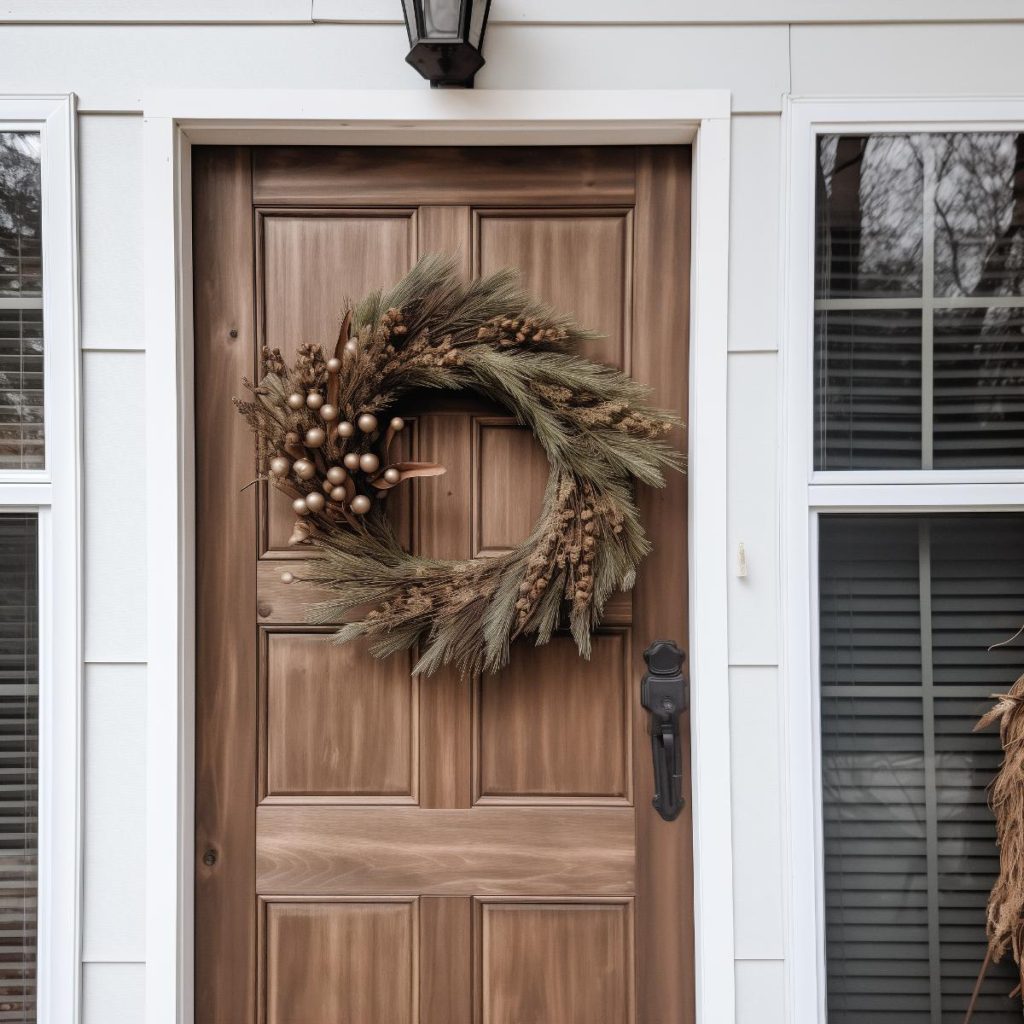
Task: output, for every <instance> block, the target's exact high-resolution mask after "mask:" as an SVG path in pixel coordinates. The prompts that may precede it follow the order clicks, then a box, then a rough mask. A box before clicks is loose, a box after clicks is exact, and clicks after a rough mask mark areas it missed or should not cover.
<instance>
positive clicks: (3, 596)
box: [0, 512, 39, 1024]
mask: <svg viewBox="0 0 1024 1024" xmlns="http://www.w3.org/2000/svg"><path fill="white" fill-rule="evenodd" d="M37 546H38V545H37V519H36V515H35V514H34V513H32V514H20V513H14V512H4V513H0V1022H4V1024H7V1022H12V1024H33V1022H34V1021H35V1020H36V880H37V862H38V851H37V841H38V805H39V794H38V727H39V720H38V713H39V654H38V611H37V609H38V604H39V593H38V566H37Z"/></svg>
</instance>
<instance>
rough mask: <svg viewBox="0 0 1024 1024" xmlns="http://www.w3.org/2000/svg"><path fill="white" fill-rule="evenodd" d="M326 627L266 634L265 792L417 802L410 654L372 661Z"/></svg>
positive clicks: (359, 646) (271, 795)
mask: <svg viewBox="0 0 1024 1024" xmlns="http://www.w3.org/2000/svg"><path fill="white" fill-rule="evenodd" d="M327 640H328V637H327V636H325V635H324V634H323V633H277V632H272V633H267V634H265V641H266V643H265V653H264V657H263V671H264V697H263V708H264V714H263V718H262V733H263V745H264V749H265V774H264V798H265V799H275V798H276V799H289V800H292V799H296V798H304V797H306V798H322V799H326V800H333V801H346V800H353V801H362V800H374V801H375V802H379V801H380V800H381V799H385V798H386V799H391V800H399V801H401V800H402V798H404V801H405V802H408V803H412V802H414V801H415V799H416V783H417V779H418V776H419V772H418V770H417V769H418V754H417V741H418V733H419V730H418V723H417V691H418V684H417V681H416V680H414V679H413V678H411V672H410V670H411V668H412V662H411V659H410V658H409V657H408V656H406V657H404V658H403V657H398V656H396V657H394V658H389V659H387V660H386V661H379V660H377V659H376V658H373V657H371V656H370V655H369V653H368V652H367V651H366V649H365V645H364V644H362V643H352V644H348V645H346V646H344V647H333V646H328V644H327Z"/></svg>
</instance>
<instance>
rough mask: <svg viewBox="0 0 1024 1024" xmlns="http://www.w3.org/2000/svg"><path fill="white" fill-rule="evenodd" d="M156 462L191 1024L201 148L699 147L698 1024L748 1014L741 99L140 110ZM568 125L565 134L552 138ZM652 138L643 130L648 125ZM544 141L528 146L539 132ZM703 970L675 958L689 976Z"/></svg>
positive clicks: (169, 840)
mask: <svg viewBox="0 0 1024 1024" xmlns="http://www.w3.org/2000/svg"><path fill="white" fill-rule="evenodd" d="M145 108H146V116H145V128H144V132H145V149H144V171H145V254H146V266H145V275H146V324H145V327H146V375H147V387H146V395H147V403H148V405H147V407H148V409H149V413H150V416H149V430H148V432H147V462H148V463H149V464H150V465H164V466H172V467H176V471H175V472H174V473H173V474H171V473H168V474H159V475H158V474H151V477H152V479H150V480H149V481H148V483H147V487H148V488H149V493H148V508H149V519H148V524H147V530H148V541H147V552H148V559H149V561H148V576H149V580H148V586H149V590H148V602H149V604H148V620H149V651H148V660H149V678H148V693H149V704H148V709H147V712H148V726H147V733H148V735H147V751H148V755H147V756H148V760H147V843H146V846H147V883H146V886H147V897H146V947H147V964H146V1018H145V1019H146V1024H189V1022H190V1021H191V1020H192V858H193V855H194V854H193V849H192V846H193V843H192V827H193V825H192V822H193V798H192V791H193V769H194V765H193V728H194V722H193V692H194V691H193V688H194V664H193V661H194V646H193V636H192V632H193V629H192V621H191V620H192V610H193V607H194V606H193V578H192V563H193V532H194V522H193V520H194V515H193V472H192V463H191V452H192V406H191V376H192V369H191V367H192V362H191V349H192V300H191V280H192V273H191V245H190V238H189V223H190V220H189V216H190V200H189V184H190V177H191V172H190V162H189V156H190V147H191V144H192V142H194V141H196V140H202V141H203V142H215V141H220V142H230V143H235V142H238V141H240V140H241V139H243V138H250V139H251V138H253V137H258V138H259V139H260V140H261V141H263V142H268V143H269V142H272V141H275V140H276V141H286V140H291V139H293V138H295V137H297V136H298V137H307V138H315V139H316V140H317V141H318V142H321V143H324V144H336V145H352V144H353V143H356V144H358V143H360V142H365V141H366V139H367V138H368V137H372V138H373V139H374V141H378V140H382V139H389V140H390V141H392V142H394V141H396V140H397V139H399V138H401V140H402V141H403V143H404V144H405V145H408V144H409V140H410V136H413V135H414V136H415V137H416V140H417V141H421V140H423V139H424V138H425V137H426V136H429V138H430V140H431V142H434V143H445V142H447V143H448V144H460V143H462V142H464V139H465V129H466V126H467V125H471V126H472V132H473V133H474V135H473V137H474V142H476V143H477V144H484V143H487V144H490V145H510V144H513V145H514V144H516V143H521V142H523V141H524V140H525V139H527V138H530V139H538V140H541V139H542V140H543V141H545V142H547V143H550V144H555V143H557V144H562V145H565V144H574V143H579V142H582V141H588V142H589V141H592V140H598V141H600V142H603V143H607V144H614V143H615V142H618V143H620V144H621V143H635V142H637V141H640V140H641V139H642V138H643V133H645V132H646V133H649V135H650V137H649V138H646V139H643V140H644V141H659V142H663V143H688V142H691V141H694V140H695V142H694V187H693V252H692V261H691V262H692V268H693V269H692V274H693V281H692V295H693V304H692V310H691V325H692V333H691V339H692V341H691V350H692V353H693V355H692V366H691V375H690V395H691V429H690V453H689V454H690V473H689V490H690V517H691V522H690V581H689V587H690V607H691V622H690V634H691V637H692V650H691V652H690V664H691V673H692V677H693V708H692V715H691V718H692V727H691V728H692V742H693V759H692V764H691V771H692V778H693V814H694V865H695V867H694V918H695V929H696V948H697V962H696V965H695V969H696V990H697V1016H698V1020H699V1021H700V1022H701V1024H722V1022H727V1021H731V1020H733V1019H734V962H733V917H732V847H731V843H732V836H731V814H730V772H729V696H728V695H729V688H728V645H727V631H726V630H727V627H726V621H727V619H726V616H727V603H726V575H725V573H726V566H727V562H728V559H727V555H726V536H725V519H726V517H725V507H726V473H725V468H726V467H725V436H726V430H725V427H726V419H725V415H726V358H727V333H726V326H727V323H726V319H727V312H728V241H729V224H728V219H729V145H730V139H729V135H730V133H729V128H730V124H729V109H730V102H729V94H728V93H726V92H715V91H700V92H688V91H678V92H671V91H670V92H665V91H658V92H644V91H628V92H598V93H594V92H550V91H534V90H529V91H523V92H510V91H500V92H499V91H493V92H490V91H479V92H476V93H472V92H462V93H458V94H453V93H452V92H446V91H435V92H431V91H429V90H417V91H409V92H405V91H399V92H386V91H380V92H374V93H345V92H328V93H322V92H311V93H270V92H260V91H256V92H247V91H237V92H230V93H229V92H223V91H222V92H212V93H199V92H182V93H161V94H158V95H154V96H150V97H147V99H146V102H145ZM555 125H557V130H556V131H551V130H550V129H551V128H552V127H554V126H555ZM638 126H639V128H638ZM538 131H539V134H538V135H536V136H535V135H533V134H532V133H534V132H538ZM688 969H689V966H688V965H686V964H680V970H688Z"/></svg>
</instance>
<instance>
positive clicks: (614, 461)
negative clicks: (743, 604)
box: [235, 255, 683, 674]
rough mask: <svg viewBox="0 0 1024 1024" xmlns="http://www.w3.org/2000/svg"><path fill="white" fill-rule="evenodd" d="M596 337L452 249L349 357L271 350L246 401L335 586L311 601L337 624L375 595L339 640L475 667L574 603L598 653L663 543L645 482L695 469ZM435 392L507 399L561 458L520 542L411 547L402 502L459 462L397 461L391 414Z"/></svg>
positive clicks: (349, 348) (397, 295)
mask: <svg viewBox="0 0 1024 1024" xmlns="http://www.w3.org/2000/svg"><path fill="white" fill-rule="evenodd" d="M594 337H596V335H594V334H592V333H591V332H589V331H585V330H583V329H581V328H580V327H578V326H577V325H576V324H575V323H574V322H573V321H572V319H571V318H569V317H566V316H561V315H559V314H557V313H555V312H553V311H552V310H550V309H548V308H547V307H544V306H542V305H540V304H538V303H536V302H534V301H533V300H532V299H530V298H529V297H528V296H526V295H524V294H523V293H522V291H520V289H519V286H518V274H517V273H516V272H515V271H511V270H506V271H502V272H499V273H497V274H494V275H493V276H491V277H487V278H484V279H481V280H477V281H473V282H470V283H468V284H467V283H463V282H462V281H461V280H460V279H459V276H458V274H457V272H456V269H455V262H454V260H453V258H451V257H449V256H444V255H434V256H428V257H426V258H425V259H423V260H421V261H420V263H419V264H417V266H416V267H415V268H414V269H413V270H412V271H411V272H410V273H409V274H408V275H407V276H406V277H405V278H404V279H403V280H402V281H400V282H399V283H398V284H397V285H395V287H394V288H392V289H391V290H390V291H387V292H377V293H375V294H372V295H370V296H368V297H367V298H366V299H364V300H363V301H362V302H360V303H359V304H358V305H356V307H355V309H354V310H353V311H351V312H350V313H348V314H346V317H345V320H344V323H343V325H342V329H341V333H340V335H339V337H338V342H337V345H336V347H335V350H334V353H333V355H332V356H330V357H328V356H327V355H326V354H325V352H324V350H323V349H322V348H321V347H320V346H317V345H304V346H303V347H302V348H301V349H300V350H299V352H298V355H297V357H296V360H295V363H294V365H293V366H291V367H289V366H287V365H286V364H285V362H284V360H283V359H282V357H281V353H280V351H279V350H277V349H274V350H264V353H263V360H264V371H265V375H264V377H263V379H262V380H261V381H260V382H259V384H257V385H253V384H251V383H250V382H249V381H245V382H244V383H245V386H246V387H247V388H248V389H249V390H250V391H251V393H252V400H251V401H244V402H243V401H239V400H237V399H236V400H235V404H236V405H237V407H238V409H239V411H240V412H241V413H242V415H244V416H245V418H246V420H247V421H248V423H249V425H250V426H251V427H252V429H253V431H254V433H255V434H256V438H257V442H258V454H259V459H260V464H261V466H263V467H265V470H266V472H267V474H268V475H269V478H270V479H271V480H272V481H273V482H274V484H275V485H276V486H277V487H279V488H280V489H281V490H283V491H284V492H285V493H286V494H288V495H289V496H290V497H291V498H292V499H293V508H294V510H295V512H296V514H297V516H298V521H297V523H296V527H295V531H294V533H293V535H292V542H293V543H301V544H307V545H310V546H311V547H312V549H313V557H312V558H311V561H310V563H309V566H308V568H307V569H305V570H304V572H303V576H302V582H308V583H313V584H316V585H317V586H318V587H322V588H325V589H326V590H328V591H330V592H332V594H333V595H334V596H333V597H332V598H331V599H330V600H328V601H326V602H323V603H319V604H314V605H312V606H311V608H310V610H309V617H310V620H311V621H313V622H318V623H328V622H337V621H338V620H339V619H340V618H341V617H342V616H343V614H344V613H346V612H348V611H350V610H351V609H353V608H356V607H358V606H360V605H367V604H370V605H373V606H374V607H373V609H372V610H371V611H370V612H369V613H368V614H366V615H365V617H364V618H362V619H361V620H360V621H358V622H350V623H347V624H345V625H343V626H342V627H341V628H340V629H339V630H338V632H337V634H336V639H337V641H338V642H341V643H344V642H346V641H349V640H353V639H355V638H356V637H361V636H366V637H368V638H369V639H370V640H371V641H372V646H371V651H372V653H373V654H374V655H376V656H377V657H386V656H387V655H389V654H392V653H394V652H395V651H400V650H405V649H408V648H412V647H418V649H419V651H420V653H421V656H420V659H419V662H418V663H417V665H416V668H415V671H416V672H419V673H424V674H429V673H431V672H433V671H435V670H436V669H438V668H439V667H441V666H442V665H449V664H451V665H455V666H456V667H457V668H458V669H460V670H461V671H462V672H465V673H475V672H479V671H496V670H498V669H500V668H501V667H502V666H504V665H505V664H506V663H507V662H508V658H509V648H510V645H511V643H512V641H513V640H515V639H516V638H517V637H520V636H533V637H535V638H536V642H537V644H544V643H547V641H548V640H549V639H550V637H551V635H552V632H553V631H554V630H555V628H556V627H557V626H558V625H559V624H560V622H562V621H563V616H564V614H565V612H566V611H567V613H568V624H569V627H570V630H571V632H572V635H573V637H574V639H575V641H576V644H577V646H578V647H579V651H580V653H581V654H582V655H583V656H584V657H588V656H589V654H590V634H591V631H592V630H593V629H594V628H595V627H596V626H597V625H598V624H599V622H600V618H601V613H602V609H603V608H604V605H605V601H606V600H607V598H608V596H609V595H610V594H611V593H612V591H614V590H616V589H623V590H625V589H629V588H630V587H631V586H632V584H633V581H634V578H635V575H636V568H637V565H638V563H639V562H640V561H641V559H643V557H644V556H645V555H646V554H647V552H648V549H649V543H648V541H647V538H646V536H645V534H644V531H643V528H642V526H641V524H640V519H639V515H638V512H637V508H636V505H635V503H634V501H633V482H634V480H636V481H640V482H642V483H644V484H648V485H651V486H654V487H660V486H663V484H664V477H663V475H662V474H663V471H665V470H681V469H682V468H683V458H682V456H681V455H680V453H679V452H677V451H676V450H675V449H674V448H673V447H671V445H670V444H669V443H668V442H667V440H666V438H667V436H668V434H669V432H670V431H671V430H672V428H673V427H674V426H676V425H679V420H678V419H677V418H676V417H675V416H673V415H672V414H670V413H667V412H663V411H660V410H657V409H653V408H651V407H649V406H648V405H647V404H646V403H645V399H646V396H647V389H646V388H645V387H643V386H642V385H640V384H638V383H637V382H636V381H633V380H632V379H630V378H629V377H628V376H626V375H625V374H623V373H621V372H619V371H618V370H615V369H611V368H609V367H606V366H602V365H599V364H597V363H593V362H590V361H589V360H587V359H584V358H582V357H580V356H578V355H575V354H573V353H572V351H571V350H572V349H573V347H574V346H576V345H577V344H578V343H580V342H585V341H587V340H588V339H592V338H594ZM422 388H434V389H444V390H456V391H473V392H477V393H478V394H481V395H485V396H487V397H488V398H491V399H494V400H496V401H497V402H499V403H500V404H501V405H503V406H504V407H505V408H506V409H508V410H509V412H510V413H512V414H513V415H514V416H515V417H516V418H517V420H518V421H519V422H520V423H522V424H525V425H526V426H528V427H530V428H531V429H532V431H533V433H534V434H535V435H536V437H537V439H538V441H539V442H540V444H541V445H542V446H543V448H544V451H545V452H546V453H547V456H548V460H549V462H550V465H551V474H550V477H549V480H548V485H547V491H546V494H545V497H544V508H543V512H542V514H541V517H540V519H539V521H538V522H537V524H536V525H535V527H534V529H533V532H532V534H531V535H530V537H529V539H528V540H526V541H525V542H524V543H523V544H521V545H520V546H519V547H518V548H516V549H515V550H514V551H511V552H509V553H507V554H504V555H500V556H497V557H486V558H472V559H468V560H465V561H441V560H437V559H430V558H422V557H419V556H417V555H413V554H409V553H408V552H406V551H404V550H403V549H402V546H401V544H400V543H399V541H398V538H397V537H396V535H395V533H394V530H393V528H392V526H391V524H390V522H389V519H388V517H387V515H386V514H385V500H384V499H386V497H387V495H388V492H389V490H390V489H391V488H393V487H395V486H397V485H398V484H399V483H401V482H402V481H403V480H405V479H408V478H411V477H422V476H433V475H437V474H439V473H443V472H444V468H443V467H441V466H437V465H433V464H426V463H411V462H397V463H394V464H392V463H390V462H389V458H388V454H389V450H390V446H391V443H392V441H393V439H394V436H395V434H396V433H397V432H398V431H400V430H402V428H403V427H404V422H403V421H402V419H401V418H400V417H397V416H395V417H393V418H391V419H390V422H388V417H391V416H392V415H393V411H394V409H395V407H396V402H397V401H398V400H399V399H400V398H401V397H402V396H403V395H406V394H408V393H409V392H410V391H412V390H414V389H422ZM382 422H383V423H387V424H388V425H387V426H386V427H384V428H383V429H382V427H381V424H382ZM261 478H262V477H261ZM282 578H283V579H284V580H285V581H286V582H290V581H291V580H292V579H293V578H294V577H292V576H291V574H290V573H285V574H284V575H283V577H282Z"/></svg>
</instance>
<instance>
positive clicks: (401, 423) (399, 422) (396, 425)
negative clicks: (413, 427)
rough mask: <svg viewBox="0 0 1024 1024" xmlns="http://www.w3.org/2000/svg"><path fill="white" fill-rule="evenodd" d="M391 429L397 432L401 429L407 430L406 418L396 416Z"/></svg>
mask: <svg viewBox="0 0 1024 1024" xmlns="http://www.w3.org/2000/svg"><path fill="white" fill-rule="evenodd" d="M391 429H392V430H393V431H394V432H395V433H396V434H397V433H398V432H399V431H400V430H405V420H403V419H402V417H401V416H395V417H394V419H392V421H391Z"/></svg>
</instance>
